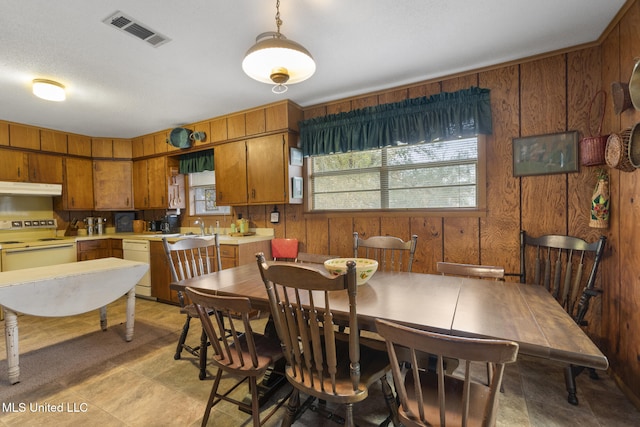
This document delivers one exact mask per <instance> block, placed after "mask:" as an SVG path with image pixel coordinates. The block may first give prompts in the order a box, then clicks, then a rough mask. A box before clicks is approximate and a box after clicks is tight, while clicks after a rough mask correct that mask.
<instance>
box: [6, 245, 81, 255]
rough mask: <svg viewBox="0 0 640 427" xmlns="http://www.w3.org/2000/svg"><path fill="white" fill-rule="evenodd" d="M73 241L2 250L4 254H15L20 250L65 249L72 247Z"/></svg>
mask: <svg viewBox="0 0 640 427" xmlns="http://www.w3.org/2000/svg"><path fill="white" fill-rule="evenodd" d="M73 246H74V243H65V244H62V245H45V246H30V247H29V246H27V247H24V248H15V249H3V252H4V253H6V254H16V253H20V252H29V251H41V250H46V249H66V248H73Z"/></svg>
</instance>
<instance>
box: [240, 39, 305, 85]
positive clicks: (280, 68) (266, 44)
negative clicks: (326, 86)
mask: <svg viewBox="0 0 640 427" xmlns="http://www.w3.org/2000/svg"><path fill="white" fill-rule="evenodd" d="M265 36H266V37H265ZM242 69H243V70H244V72H245V73H246V74H247V75H248V76H249V77H251V78H252V79H255V80H258V81H259V82H262V83H276V84H281V83H288V84H293V83H299V82H302V81H304V80H306V79H308V78H309V77H311V76H312V75H313V73H315V71H316V63H315V61H314V60H313V58H312V57H311V54H310V53H309V51H307V49H305V48H304V47H303V46H302V45H300V44H298V43H296V42H294V41H292V40H289V39H287V38H286V37H284V36H283V35H282V34H278V33H263V34H261V35H259V36H258V37H257V38H256V44H255V45H253V46H252V47H251V48H250V49H249V50H248V51H247V54H246V55H245V58H244V60H243V61H242ZM283 72H284V73H286V74H287V75H288V76H289V77H288V79H285V80H284V81H282V82H280V81H279V77H278V76H280V75H281V74H282V73H283ZM272 75H274V77H273V78H272ZM282 78H284V77H282Z"/></svg>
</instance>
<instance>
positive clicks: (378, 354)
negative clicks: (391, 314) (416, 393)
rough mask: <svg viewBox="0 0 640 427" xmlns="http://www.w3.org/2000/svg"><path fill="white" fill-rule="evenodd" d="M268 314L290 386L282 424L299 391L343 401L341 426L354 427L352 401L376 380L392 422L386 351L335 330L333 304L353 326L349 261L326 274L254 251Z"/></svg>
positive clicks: (289, 415)
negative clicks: (341, 269)
mask: <svg viewBox="0 0 640 427" xmlns="http://www.w3.org/2000/svg"><path fill="white" fill-rule="evenodd" d="M256 258H257V262H258V268H259V269H260V274H261V276H262V279H263V281H264V284H265V287H266V290H267V295H268V297H269V305H270V307H271V315H272V316H273V320H274V323H275V328H276V332H277V335H278V337H279V338H280V342H281V344H282V350H283V352H284V357H285V360H286V367H285V374H286V377H287V379H288V381H289V382H290V383H291V385H293V387H294V391H293V394H292V395H291V397H290V398H289V402H288V405H287V413H286V415H285V418H284V419H283V421H282V426H290V425H291V423H292V422H293V421H294V419H295V417H296V413H297V412H298V410H299V408H300V393H301V392H302V393H304V394H306V395H308V396H312V397H314V398H317V399H320V400H321V401H326V402H334V403H337V404H344V405H346V420H345V425H346V426H348V427H353V426H354V419H353V405H354V404H355V403H358V402H361V401H363V400H364V399H366V398H367V396H368V395H369V387H370V386H371V385H372V384H373V383H375V382H376V381H380V382H381V385H382V390H383V394H384V396H385V400H386V403H387V405H388V407H389V411H390V417H391V419H392V420H393V421H394V425H399V422H398V420H397V406H396V403H395V398H394V396H393V392H392V391H391V387H390V385H389V383H388V382H387V379H386V374H387V372H388V371H389V370H390V367H389V359H388V357H387V354H386V352H384V351H379V350H373V349H368V348H366V347H364V346H363V347H360V337H359V334H358V333H357V332H356V333H351V334H349V335H348V336H344V335H343V334H339V333H337V332H336V331H335V324H334V319H336V318H339V317H346V314H345V313H344V312H342V313H336V312H335V311H334V309H333V305H334V303H336V304H338V305H340V306H343V307H345V308H346V307H348V319H349V328H350V330H351V331H358V317H357V309H356V296H357V285H356V268H355V262H353V261H351V262H348V263H347V267H348V271H347V272H346V273H345V274H342V275H338V276H332V275H330V274H329V273H327V272H326V271H324V270H323V269H320V268H318V267H314V266H310V265H305V264H296V263H277V262H275V263H273V262H272V263H269V264H267V262H266V261H265V258H264V255H263V254H262V253H260V254H257V255H256Z"/></svg>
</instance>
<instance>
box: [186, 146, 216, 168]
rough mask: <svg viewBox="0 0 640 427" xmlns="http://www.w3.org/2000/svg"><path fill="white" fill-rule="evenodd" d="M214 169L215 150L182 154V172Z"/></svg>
mask: <svg viewBox="0 0 640 427" xmlns="http://www.w3.org/2000/svg"><path fill="white" fill-rule="evenodd" d="M212 170H213V150H205V151H197V152H195V153H188V154H183V155H181V156H180V173H195V172H204V171H212Z"/></svg>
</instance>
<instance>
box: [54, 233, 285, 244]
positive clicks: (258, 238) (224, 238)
mask: <svg viewBox="0 0 640 427" xmlns="http://www.w3.org/2000/svg"><path fill="white" fill-rule="evenodd" d="M252 231H253V230H252ZM165 236H166V237H167V238H168V239H169V240H181V239H189V238H194V237H202V236H200V235H199V234H195V233H194V234H187V233H185V234H178V233H175V234H166V235H163V234H160V233H106V234H93V235H91V236H59V237H60V238H62V239H65V240H67V239H69V240H75V241H77V242H80V241H84V240H96V239H138V240H141V239H143V240H158V241H159V240H161V239H162V238H163V237H165ZM204 238H208V239H212V238H213V236H211V235H205V236H204ZM218 239H219V241H220V244H221V245H242V244H247V243H254V242H263V241H265V240H271V239H273V230H271V229H258V230H256V234H255V235H252V236H230V235H228V234H220V235H219V236H218Z"/></svg>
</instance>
